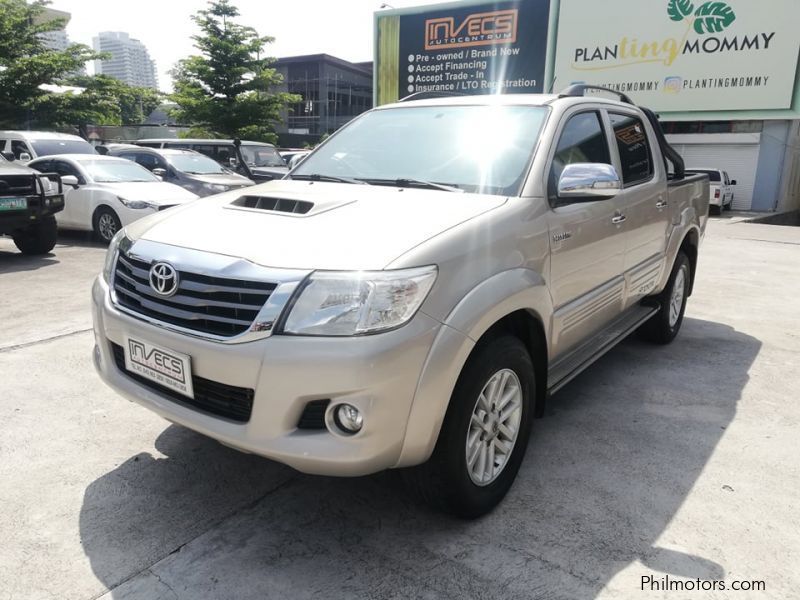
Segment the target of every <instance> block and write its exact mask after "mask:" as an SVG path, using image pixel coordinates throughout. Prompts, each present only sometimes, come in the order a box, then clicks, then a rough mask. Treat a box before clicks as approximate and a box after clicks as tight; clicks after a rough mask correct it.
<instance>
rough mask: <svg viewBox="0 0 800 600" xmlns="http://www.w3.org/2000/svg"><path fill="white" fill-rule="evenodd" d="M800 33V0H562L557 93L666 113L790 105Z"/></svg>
mask: <svg viewBox="0 0 800 600" xmlns="http://www.w3.org/2000/svg"><path fill="white" fill-rule="evenodd" d="M798 26H800V2H799V1H798V0H769V1H763V2H756V1H755V0H725V1H719V0H710V1H704V0H636V1H632V0H604V1H603V2H595V1H591V2H589V1H587V0H561V3H560V15H559V27H558V40H557V51H556V58H555V78H556V86H557V87H565V86H567V85H569V84H570V83H579V82H580V83H590V84H594V85H599V86H603V87H609V88H612V89H615V90H618V91H623V92H625V93H627V94H629V95H630V96H631V97H632V98H633V100H634V101H635V102H637V103H639V104H642V105H646V106H649V107H651V108H653V109H655V110H660V111H722V110H753V109H784V108H789V107H791V105H792V94H793V91H794V87H795V75H796V72H797V61H798V51H799V50H800V33H798Z"/></svg>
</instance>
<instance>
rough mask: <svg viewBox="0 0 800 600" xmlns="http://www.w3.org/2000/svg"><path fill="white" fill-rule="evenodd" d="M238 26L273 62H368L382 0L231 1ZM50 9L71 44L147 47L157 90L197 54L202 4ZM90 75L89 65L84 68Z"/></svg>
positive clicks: (87, 3)
mask: <svg viewBox="0 0 800 600" xmlns="http://www.w3.org/2000/svg"><path fill="white" fill-rule="evenodd" d="M441 1H442V0H411V1H403V0H393V1H392V2H390V5H391V6H393V7H395V8H404V7H408V6H422V5H426V4H439V3H441ZM233 4H234V5H235V6H237V7H238V8H239V11H240V12H241V16H240V17H239V19H238V20H239V22H240V23H242V24H245V25H249V26H251V27H254V28H255V29H256V31H258V33H259V34H260V35H268V36H272V37H274V38H275V42H274V43H272V44H270V45H269V46H268V47H267V52H268V53H269V54H270V55H271V56H274V57H276V58H278V57H283V56H295V55H299V54H319V53H323V52H324V53H326V54H332V55H333V56H336V57H338V58H343V59H345V60H349V61H353V62H360V61H366V60H372V51H373V49H372V29H373V14H374V12H375V11H377V10H380V7H381V4H382V2H381V1H380V0H345V1H341V0H340V1H333V0H281V1H275V0H233ZM50 6H51V8H55V9H58V10H64V11H67V12H69V13H71V14H72V19H71V20H70V22H69V25H67V35H68V36H69V38H70V41H71V42H73V43H81V44H86V45H87V46H91V45H92V37H94V36H96V35H97V33H99V32H100V31H125V32H127V33H129V34H130V35H131V37H133V38H136V39H138V40H140V41H141V42H142V43H143V44H144V45H145V46H147V49H148V51H149V52H150V57H151V58H153V59H155V61H156V68H157V69H158V80H159V87H160V88H161V89H162V90H164V91H171V86H170V83H171V79H170V76H169V74H168V72H169V70H170V69H172V67H173V66H174V64H175V63H176V62H177V61H178V60H180V59H181V58H184V57H186V56H189V55H190V54H192V53H194V52H195V49H194V48H193V47H192V40H191V36H192V35H194V34H195V33H196V27H195V25H194V23H193V22H192V21H191V19H190V16H191V15H192V14H194V13H195V12H196V11H198V10H200V9H202V8H204V7H205V6H206V2H204V1H202V0H135V1H131V0H53V2H52V4H51V5H50ZM87 66H88V69H89V72H92V68H93V66H92V65H87Z"/></svg>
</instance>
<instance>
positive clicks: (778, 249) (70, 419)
mask: <svg viewBox="0 0 800 600" xmlns="http://www.w3.org/2000/svg"><path fill="white" fill-rule="evenodd" d="M102 261H103V249H102V248H100V247H99V246H96V245H94V244H92V243H91V242H88V241H86V240H85V239H84V238H82V237H80V236H70V237H66V238H63V239H62V243H61V244H59V246H58V247H57V248H56V250H55V252H54V254H53V255H51V256H49V257H45V258H39V259H28V258H24V257H21V256H20V255H18V254H16V253H15V251H14V249H13V245H12V244H11V242H10V241H9V240H7V239H0V315H1V316H0V319H1V320H0V323H1V324H2V326H1V328H0V423H2V426H0V506H2V511H0V540H3V543H2V544H0V600H7V599H11V598H13V599H23V598H25V599H27V598H32V599H40V598H69V599H80V600H82V599H86V600H89V599H94V598H98V597H100V598H103V599H106V600H107V599H111V598H113V599H115V600H123V599H125V600H130V599H137V600H139V599H142V600H145V599H146V600H154V599H162V598H163V599H171V598H181V599H191V600H196V599H199V598H214V599H243V598H275V599H286V598H309V599H310V598H370V599H381V598H385V599H390V598H397V599H400V598H403V599H405V598H459V599H461V598H498V599H500V598H503V599H511V598H548V599H564V600H567V599H569V600H575V599H592V598H602V599H625V600H628V599H631V598H640V597H641V598H683V597H692V598H693V597H698V598H700V597H703V598H728V597H730V598H774V599H780V600H785V599H787V598H791V597H796V596H797V593H798V592H797V590H798V589H800V571H799V570H798V567H797V565H799V564H800V523H798V515H800V511H798V503H797V495H798V490H800V466H799V465H800V461H798V456H799V455H800V436H799V435H798V426H799V425H800V422H799V421H800V404H799V403H798V402H797V400H798V397H799V396H798V393H799V392H798V389H800V376H798V365H800V326H799V325H800V315H798V307H800V301H798V298H800V276H799V275H798V266H799V265H800V228H789V227H774V226H767V225H751V224H747V223H737V222H735V221H734V220H731V219H727V218H726V219H714V220H713V222H712V223H711V224H710V226H709V232H708V235H707V239H706V243H705V245H704V247H703V248H702V250H701V259H700V267H699V273H698V282H697V287H696V292H695V295H694V296H693V297H692V298H691V300H690V303H689V308H688V311H687V319H686V321H685V323H684V328H683V330H682V332H681V334H680V336H679V337H678V339H677V340H676V341H675V343H673V344H672V345H671V346H668V347H663V348H662V347H654V346H650V345H647V344H644V343H642V342H639V341H637V340H629V341H626V342H625V343H623V344H622V345H620V346H619V347H618V348H616V349H615V350H613V351H612V352H611V353H610V354H608V355H607V356H606V357H604V358H603V359H602V360H601V361H599V362H598V363H597V364H595V365H594V366H593V367H592V368H591V369H589V370H588V371H587V372H586V373H584V374H583V375H582V376H581V377H580V378H578V379H577V380H575V381H574V382H573V383H571V384H570V385H569V386H568V387H566V388H565V389H564V390H563V391H562V392H561V393H560V394H559V395H558V396H556V397H555V398H554V399H553V401H552V403H551V405H550V407H549V409H548V415H547V417H546V418H544V419H542V420H540V421H537V423H536V425H535V427H534V435H533V438H532V440H531V442H530V446H529V448H528V455H527V458H526V460H525V462H524V464H523V466H522V469H521V471H520V474H519V478H518V480H517V483H516V484H515V486H514V487H513V489H512V491H511V493H510V494H509V496H508V497H507V499H506V500H505V502H504V503H503V504H502V505H501V506H500V507H499V508H498V509H497V510H495V511H494V512H493V513H492V514H490V515H489V516H487V517H485V518H483V519H481V520H478V521H473V522H464V521H459V520H455V519H452V518H449V517H445V516H442V515H439V514H436V513H433V512H431V511H429V510H428V509H427V508H425V507H423V506H420V505H418V504H416V503H415V501H414V500H413V499H411V498H410V497H409V496H408V495H406V493H405V492H404V490H403V487H402V483H401V481H400V480H399V478H398V477H397V476H396V474H394V473H384V474H379V475H376V476H373V477H366V478H361V479H350V480H345V479H332V478H321V477H310V476H305V475H301V474H299V473H297V472H295V471H292V470H291V469H289V468H287V467H284V466H281V465H278V464H276V463H273V462H270V461H267V460H263V459H260V458H257V457H253V456H247V455H243V454H239V453H237V452H235V451H233V450H230V449H228V448H225V447H223V446H221V445H219V444H217V443H216V442H213V441H211V440H209V439H206V438H203V437H201V436H199V435H197V434H195V433H193V432H190V431H188V430H186V429H182V428H180V427H176V426H173V425H170V424H169V423H167V422H165V421H163V420H161V419H159V418H157V417H156V416H154V415H152V414H150V413H149V412H148V411H146V410H144V409H142V408H140V407H138V406H135V405H133V404H130V403H128V402H126V401H125V400H122V399H121V398H119V397H117V396H116V395H115V394H114V393H112V392H111V391H110V390H108V389H107V388H106V387H105V386H104V385H103V384H102V383H101V382H100V380H99V379H98V377H97V376H96V375H95V373H94V371H93V368H92V366H91V361H90V353H91V349H92V345H93V336H92V333H91V330H90V315H89V286H90V283H91V280H92V277H93V276H94V274H95V273H96V272H98V271H99V270H100V268H101V266H102ZM647 576H650V577H652V578H653V579H654V580H655V581H663V578H665V577H669V578H673V579H681V578H691V579H696V578H700V579H720V580H725V581H726V582H727V584H728V585H730V583H731V582H732V581H733V580H763V581H764V582H765V585H766V591H763V592H757V593H756V592H751V593H744V592H738V593H734V592H720V591H718V592H715V593H710V594H703V593H700V592H695V593H693V594H686V593H684V594H680V593H677V594H676V593H675V592H672V593H667V592H662V591H650V590H649V588H648V589H647V590H646V591H642V590H641V580H642V577H647Z"/></svg>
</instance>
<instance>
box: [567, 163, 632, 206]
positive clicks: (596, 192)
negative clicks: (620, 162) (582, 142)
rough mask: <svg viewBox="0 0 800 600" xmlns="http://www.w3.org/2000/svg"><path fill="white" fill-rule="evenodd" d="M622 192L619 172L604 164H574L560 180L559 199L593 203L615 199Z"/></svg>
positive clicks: (568, 166)
mask: <svg viewBox="0 0 800 600" xmlns="http://www.w3.org/2000/svg"><path fill="white" fill-rule="evenodd" d="M620 190H622V182H621V181H620V179H619V175H618V174H617V170H616V169H615V168H614V167H613V166H611V165H606V164H603V163H573V164H571V165H567V166H566V167H564V170H563V171H562V173H561V177H560V178H559V180H558V198H559V200H566V201H567V202H570V201H572V202H580V201H584V202H591V201H593V200H603V199H605V198H613V197H614V196H617V195H618V194H619V192H620Z"/></svg>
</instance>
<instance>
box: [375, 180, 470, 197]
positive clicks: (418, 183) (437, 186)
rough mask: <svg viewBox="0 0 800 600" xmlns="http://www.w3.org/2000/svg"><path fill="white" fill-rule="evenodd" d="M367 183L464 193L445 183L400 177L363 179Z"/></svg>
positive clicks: (458, 188)
mask: <svg viewBox="0 0 800 600" xmlns="http://www.w3.org/2000/svg"><path fill="white" fill-rule="evenodd" d="M364 181H366V182H367V183H373V184H375V185H394V186H397V187H418V188H427V189H429V190H442V191H444V192H458V193H460V194H463V193H464V190H462V189H461V188H460V187H457V186H454V185H447V184H445V183H436V182H435V181H422V180H421V179H408V178H405V177H400V178H399V179H365V180H364Z"/></svg>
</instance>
